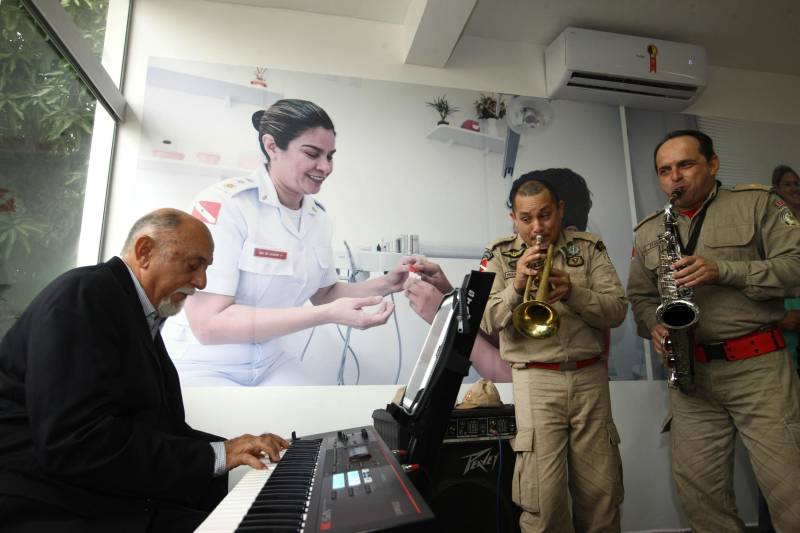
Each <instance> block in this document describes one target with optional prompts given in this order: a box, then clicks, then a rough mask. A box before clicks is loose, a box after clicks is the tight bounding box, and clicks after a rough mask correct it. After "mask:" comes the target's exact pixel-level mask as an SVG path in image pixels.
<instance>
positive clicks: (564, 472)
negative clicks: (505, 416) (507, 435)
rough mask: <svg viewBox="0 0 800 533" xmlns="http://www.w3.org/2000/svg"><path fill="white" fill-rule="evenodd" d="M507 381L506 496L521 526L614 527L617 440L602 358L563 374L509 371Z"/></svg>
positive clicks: (618, 499)
mask: <svg viewBox="0 0 800 533" xmlns="http://www.w3.org/2000/svg"><path fill="white" fill-rule="evenodd" d="M513 385H514V402H515V404H516V409H515V411H516V413H517V415H516V416H517V436H516V438H515V439H514V441H513V448H514V451H515V452H516V456H517V458H516V464H515V466H514V477H513V481H512V496H513V499H514V501H515V502H516V503H517V505H519V506H520V507H521V508H522V510H523V513H522V516H521V517H520V526H521V528H522V531H523V532H524V533H533V532H545V531H546V532H548V533H561V532H564V533H568V532H569V533H571V532H573V531H578V532H598V533H599V532H604V533H607V532H613V531H619V530H620V515H619V505H620V504H621V503H622V498H623V489H622V462H621V460H620V454H619V442H620V439H619V434H618V433H617V428H616V427H615V426H614V422H613V420H612V418H611V400H610V395H609V387H608V372H607V370H606V368H605V367H604V365H603V364H602V362H598V363H596V364H594V365H591V366H587V367H584V368H581V369H579V370H573V371H565V372H561V371H554V370H545V369H538V368H530V369H522V370H518V369H514V370H513ZM568 480H569V481H568ZM568 492H569V495H568ZM570 496H571V498H572V511H571V512H570V508H569V501H570Z"/></svg>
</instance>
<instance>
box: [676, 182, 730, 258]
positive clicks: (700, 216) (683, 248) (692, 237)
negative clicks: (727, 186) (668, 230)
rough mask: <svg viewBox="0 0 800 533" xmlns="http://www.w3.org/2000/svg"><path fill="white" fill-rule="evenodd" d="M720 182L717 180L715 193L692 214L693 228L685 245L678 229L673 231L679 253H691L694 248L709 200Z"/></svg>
mask: <svg viewBox="0 0 800 533" xmlns="http://www.w3.org/2000/svg"><path fill="white" fill-rule="evenodd" d="M720 185H721V184H720V182H719V181H717V184H716V186H715V194H714V196H713V197H712V198H711V199H710V200H709V201H708V202H706V203H705V204H703V206H702V207H701V208H700V211H699V212H697V214H695V215H694V217H693V219H694V220H695V224H694V228H692V230H691V232H690V233H689V244H687V245H686V246H684V245H683V241H682V240H681V234H680V232H679V231H676V232H675V238H676V239H677V240H678V246H679V247H680V249H681V254H682V255H683V256H687V255H693V254H694V249H695V248H696V247H697V239H698V238H700V231H701V230H702V229H703V222H705V220H706V213H707V212H708V206H710V205H711V202H713V201H714V199H715V198H716V197H717V195H716V190H717V189H719V186H720Z"/></svg>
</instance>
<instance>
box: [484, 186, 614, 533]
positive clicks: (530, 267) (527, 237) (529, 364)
mask: <svg viewBox="0 0 800 533" xmlns="http://www.w3.org/2000/svg"><path fill="white" fill-rule="evenodd" d="M509 200H510V202H509V205H510V206H511V208H512V211H511V218H512V220H513V221H514V223H515V226H516V228H517V234H516V235H512V236H510V237H506V238H503V239H499V240H497V241H495V242H494V243H493V244H491V245H490V246H489V247H488V248H487V250H486V253H485V254H484V260H485V269H486V271H487V272H494V273H495V278H494V284H493V286H492V290H491V293H490V295H489V302H488V303H487V305H486V311H485V312H484V315H483V319H482V321H481V328H482V329H483V331H484V332H485V333H487V334H488V335H494V334H499V336H500V354H501V357H502V358H503V359H504V360H505V361H506V362H508V363H510V364H511V367H512V383H513V388H514V403H515V405H516V417H517V436H516V438H515V439H514V441H513V444H512V446H513V448H514V451H515V452H516V464H515V467H514V477H513V482H512V496H513V498H514V501H515V502H516V503H517V504H518V505H519V506H520V507H521V508H522V510H523V513H522V516H521V517H520V526H521V529H522V531H523V532H525V533H531V532H545V531H546V532H565V533H566V532H571V531H581V532H604V533H605V532H613V531H619V530H620V514H619V505H620V503H621V502H622V497H623V490H622V472H621V462H620V453H619V442H620V441H619V435H618V433H617V429H616V427H615V425H614V421H613V418H612V415H611V402H610V395H609V386H608V372H607V370H606V368H605V366H604V364H603V361H602V359H603V358H602V356H601V354H603V353H604V351H605V335H606V331H607V328H610V327H616V326H618V325H619V324H620V323H621V322H622V321H623V320H624V318H625V315H626V313H627V310H628V302H627V300H626V299H625V293H624V289H623V287H622V283H621V282H620V280H619V277H618V276H617V273H616V271H615V269H614V266H613V265H612V264H611V260H610V259H609V257H608V253H607V252H606V250H605V245H604V244H603V242H602V241H600V240H599V239H598V238H597V236H595V235H592V234H591V233H586V232H582V231H573V230H569V229H562V225H561V222H562V220H563V217H564V202H563V201H561V200H559V197H558V194H557V192H556V191H555V189H553V188H552V187H551V186H550V185H549V184H547V183H545V182H543V181H541V180H536V179H534V180H530V181H527V182H525V183H522V184H521V185H520V184H519V183H517V182H515V186H514V187H512V189H511V195H510V198H509ZM537 237H538V238H537ZM548 249H552V250H553V251H552V256H551V257H552V261H549V262H548V261H546V260H545V257H546V255H550V254H546V252H545V250H548ZM540 262H544V263H543V264H541V265H540V264H539V263H540ZM530 277H535V278H541V280H542V283H541V284H542V285H543V286H545V287H547V286H548V285H550V286H551V287H552V290H550V292H549V295H541V296H539V294H537V298H536V300H537V301H536V302H529V303H533V304H534V305H535V307H538V308H539V309H541V308H542V307H550V308H552V310H553V311H554V312H555V314H556V316H557V317H558V319H556V320H554V321H553V322H552V325H553V326H554V327H553V329H552V330H550V331H552V333H551V335H550V336H549V337H546V338H530V335H529V334H530V333H533V332H534V331H535V332H536V333H537V334H538V329H537V328H531V330H533V331H527V330H523V331H520V330H518V329H517V328H516V327H515V324H514V322H515V320H516V319H515V318H513V317H514V316H516V315H517V311H518V307H519V306H520V304H522V303H523V300H524V299H526V298H525V296H524V295H523V293H524V292H526V291H525V288H526V285H527V283H528V279H529V278H530ZM546 278H549V283H548V282H546V281H545V279H546ZM540 289H541V287H540ZM536 292H537V293H538V292H540V291H536ZM544 292H546V291H544ZM542 303H546V304H548V305H547V306H542V305H541V304H542ZM524 305H528V304H527V303H526V304H524ZM544 323H547V324H550V321H549V320H542V324H544ZM559 323H560V325H558V326H557V327H556V326H555V324H559ZM569 496H571V499H572V501H571V503H572V505H571V506H570V500H569Z"/></svg>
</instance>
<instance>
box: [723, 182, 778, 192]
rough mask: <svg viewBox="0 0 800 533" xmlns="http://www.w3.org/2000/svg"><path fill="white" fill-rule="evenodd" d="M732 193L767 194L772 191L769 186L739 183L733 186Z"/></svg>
mask: <svg viewBox="0 0 800 533" xmlns="http://www.w3.org/2000/svg"><path fill="white" fill-rule="evenodd" d="M731 190H732V191H733V192H741V191H766V192H769V191H771V190H772V187H770V186H769V185H764V184H762V183H739V184H737V185H734V186H733V188H732V189H731Z"/></svg>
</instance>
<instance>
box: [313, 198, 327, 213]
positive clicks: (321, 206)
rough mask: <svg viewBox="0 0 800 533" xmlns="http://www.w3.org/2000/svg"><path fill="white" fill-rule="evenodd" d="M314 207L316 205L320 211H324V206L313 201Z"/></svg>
mask: <svg viewBox="0 0 800 533" xmlns="http://www.w3.org/2000/svg"><path fill="white" fill-rule="evenodd" d="M314 205H316V206H317V208H319V210H320V211H325V206H324V205H322V204H321V203H319V202H318V201H316V200H314Z"/></svg>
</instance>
